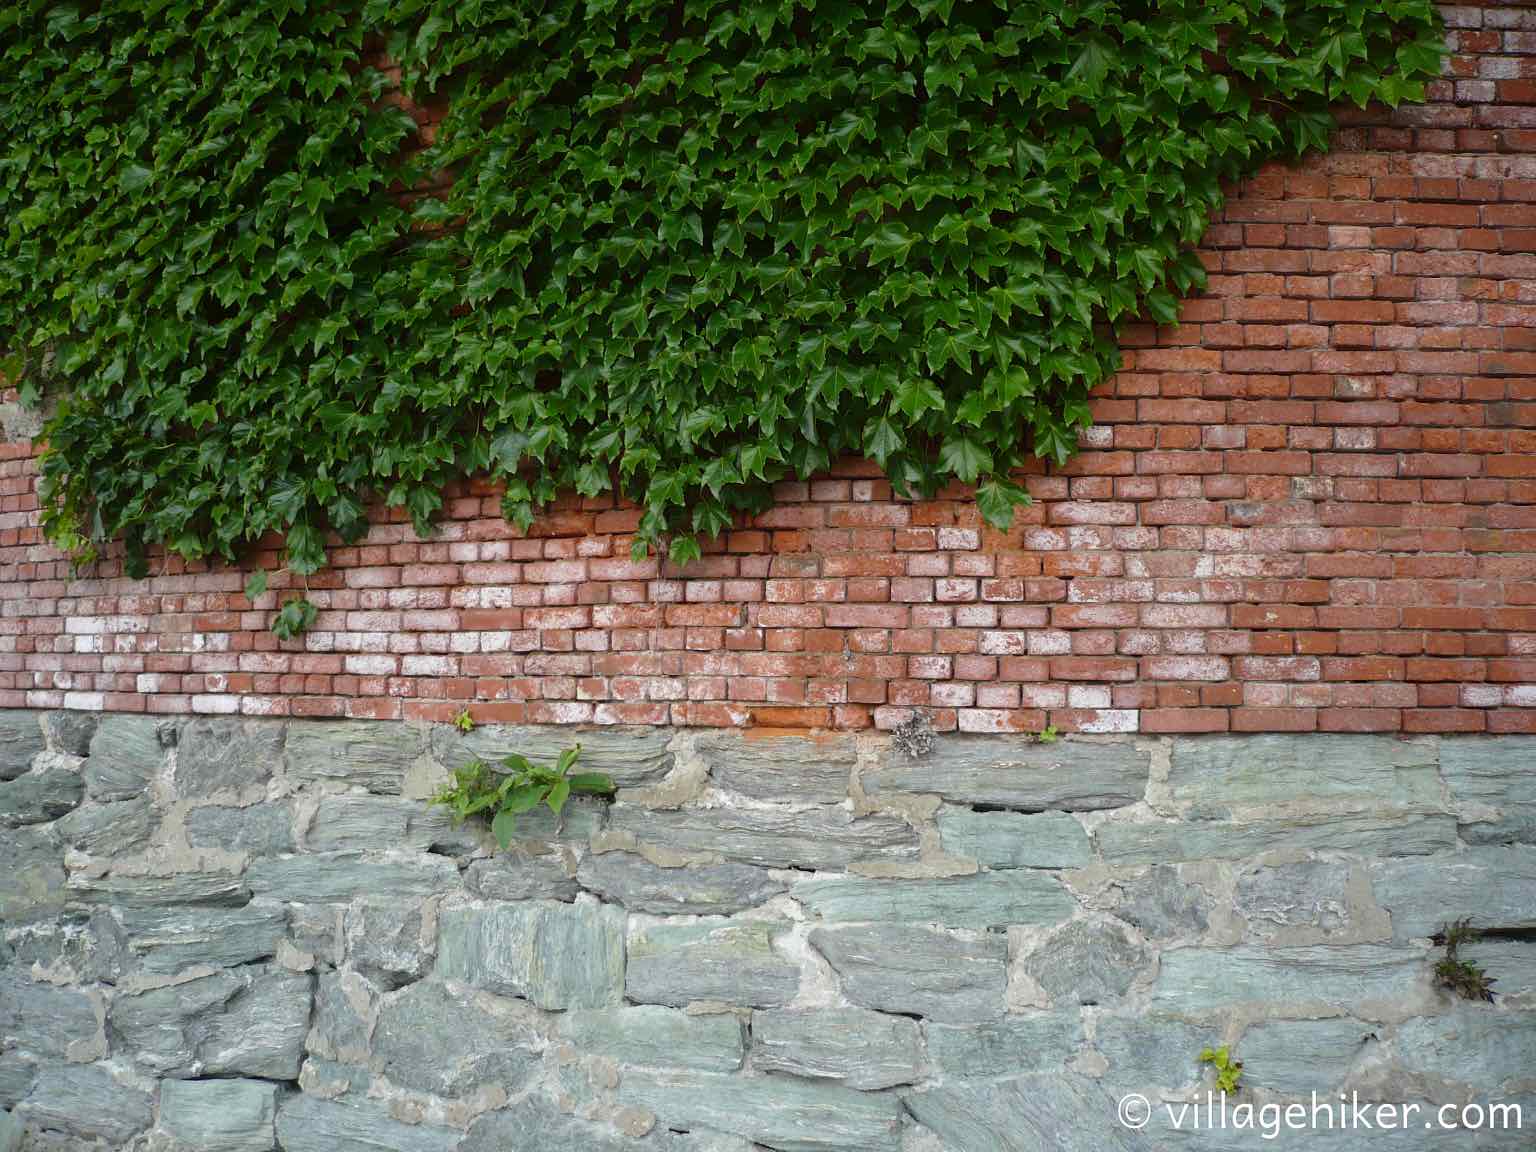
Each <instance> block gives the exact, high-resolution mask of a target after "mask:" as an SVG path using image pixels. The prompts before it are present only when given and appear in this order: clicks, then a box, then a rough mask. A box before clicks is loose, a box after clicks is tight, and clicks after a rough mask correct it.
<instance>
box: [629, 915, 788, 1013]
mask: <svg viewBox="0 0 1536 1152" xmlns="http://www.w3.org/2000/svg"><path fill="white" fill-rule="evenodd" d="M788 927H789V925H788V924H787V923H785V922H782V921H766V920H702V921H699V922H697V923H691V924H650V925H647V926H645V927H644V928H639V929H637V930H636V931H635V933H634V935H633V936H632V937H631V938H630V941H629V966H628V970H627V972H626V975H625V988H624V991H625V995H626V996H628V998H629V999H631V1000H634V1001H638V1002H640V1003H648V1004H670V1005H672V1006H673V1007H678V1008H682V1007H686V1006H687V1005H688V1004H690V1003H692V1002H694V1001H696V1000H714V1001H721V1002H723V1003H726V1004H734V1005H737V1006H739V1007H744V1008H747V1007H751V1008H773V1007H777V1006H778V1005H780V1004H786V1003H788V1002H789V1001H790V1000H792V999H793V998H794V996H795V993H796V992H798V991H799V988H800V969H799V966H798V965H796V964H794V963H793V962H791V961H790V960H788V959H786V958H785V957H784V956H782V955H781V954H780V953H778V952H777V951H775V950H774V947H773V939H774V937H775V936H777V935H779V934H780V933H782V932H783V931H784V930H785V929H786V928H788Z"/></svg>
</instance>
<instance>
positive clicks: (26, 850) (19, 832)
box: [0, 827, 65, 922]
mask: <svg viewBox="0 0 1536 1152" xmlns="http://www.w3.org/2000/svg"><path fill="white" fill-rule="evenodd" d="M64 884H65V880H64V846H63V844H62V843H61V842H60V839H59V834H58V833H57V832H56V831H54V830H53V829H52V828H46V827H45V828H18V829H16V830H15V831H12V832H7V833H6V834H5V835H4V836H0V920H5V921H15V922H21V921H26V920H32V919H35V918H37V917H41V916H47V915H50V914H53V913H56V912H58V911H59V910H60V909H62V908H63V907H64V901H65V889H64Z"/></svg>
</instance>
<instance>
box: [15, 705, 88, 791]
mask: <svg viewBox="0 0 1536 1152" xmlns="http://www.w3.org/2000/svg"><path fill="white" fill-rule="evenodd" d="M42 750H43V729H42V725H41V724H39V723H38V716H37V713H36V712H30V711H25V710H13V709H5V710H4V711H0V780H14V779H15V778H16V777H18V776H20V775H22V774H24V773H25V772H26V771H27V770H28V769H29V768H31V767H32V757H34V756H36V755H37V754H38V753H39V752H41V751H42ZM75 754H76V755H80V753H75Z"/></svg>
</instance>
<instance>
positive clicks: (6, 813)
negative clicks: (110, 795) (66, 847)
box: [0, 767, 85, 828]
mask: <svg viewBox="0 0 1536 1152" xmlns="http://www.w3.org/2000/svg"><path fill="white" fill-rule="evenodd" d="M84 793H85V785H84V783H83V782H82V781H81V779H80V773H78V772H75V771H73V770H72V769H69V768H60V767H53V768H49V769H47V770H46V771H43V772H28V773H27V774H26V775H25V776H18V777H17V778H16V779H14V780H7V781H0V828H20V827H21V826H22V825H24V824H45V823H47V822H48V821H49V820H57V819H58V818H59V817H60V816H63V815H64V814H65V813H67V812H70V811H72V810H73V809H74V808H75V806H76V805H77V804H79V803H80V798H81V796H82V795H84Z"/></svg>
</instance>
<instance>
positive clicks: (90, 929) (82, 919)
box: [0, 909, 131, 984]
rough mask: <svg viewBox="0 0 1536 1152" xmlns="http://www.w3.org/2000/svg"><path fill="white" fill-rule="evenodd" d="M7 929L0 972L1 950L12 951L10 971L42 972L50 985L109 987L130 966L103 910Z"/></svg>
mask: <svg viewBox="0 0 1536 1152" xmlns="http://www.w3.org/2000/svg"><path fill="white" fill-rule="evenodd" d="M9 927H10V931H9V932H8V933H7V934H6V935H7V937H8V939H7V940H6V943H5V944H4V945H0V971H3V968H4V965H5V963H6V957H5V952H6V949H7V948H10V949H12V950H13V953H14V954H13V955H12V957H11V958H10V963H11V964H12V965H14V967H15V969H16V971H18V972H32V971H40V972H46V973H47V974H48V976H47V979H48V980H49V981H51V982H55V983H57V982H58V981H60V980H64V979H70V980H74V981H77V982H79V983H83V984H91V983H106V984H115V983H116V982H117V981H118V980H119V979H121V978H122V976H123V973H124V972H125V971H126V970H127V968H128V967H129V966H130V964H131V958H130V957H129V956H128V952H127V947H126V944H125V941H124V936H123V931H122V929H121V927H119V925H118V923H117V921H116V920H114V919H113V918H112V914H111V913H110V912H109V911H107V910H106V909H97V910H95V911H93V912H89V913H66V914H65V915H62V916H59V917H57V918H55V919H52V920H35V921H32V922H31V923H28V924H22V925H10V926H9ZM34 965H35V966H36V967H35V968H34Z"/></svg>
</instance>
